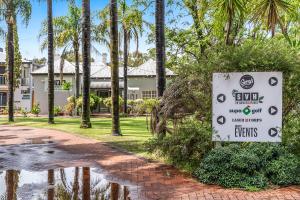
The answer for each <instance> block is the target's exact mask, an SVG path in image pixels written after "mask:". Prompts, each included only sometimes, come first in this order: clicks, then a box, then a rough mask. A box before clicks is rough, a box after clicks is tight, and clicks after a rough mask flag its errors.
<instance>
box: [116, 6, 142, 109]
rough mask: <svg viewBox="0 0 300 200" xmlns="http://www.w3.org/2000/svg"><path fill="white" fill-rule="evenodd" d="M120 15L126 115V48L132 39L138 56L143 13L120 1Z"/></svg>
mask: <svg viewBox="0 0 300 200" xmlns="http://www.w3.org/2000/svg"><path fill="white" fill-rule="evenodd" d="M120 4H121V5H120V8H121V10H120V13H121V19H120V21H121V27H122V31H121V32H122V33H123V62H124V63H123V66H124V69H123V70H124V73H123V77H124V105H123V110H124V113H126V114H127V93H128V87H127V79H128V78H127V71H128V47H129V46H130V40H131V39H132V38H134V39H135V41H136V56H138V49H139V37H140V36H141V35H142V32H143V24H144V23H146V22H145V21H143V13H142V12H141V11H140V10H138V9H137V7H136V6H128V5H127V4H126V0H122V1H121V3H120Z"/></svg>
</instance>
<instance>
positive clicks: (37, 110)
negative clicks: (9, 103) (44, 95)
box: [31, 104, 41, 117]
mask: <svg viewBox="0 0 300 200" xmlns="http://www.w3.org/2000/svg"><path fill="white" fill-rule="evenodd" d="M40 112H41V108H40V104H34V105H33V106H32V109H31V113H32V114H34V115H35V116H36V117H38V116H39V114H40Z"/></svg>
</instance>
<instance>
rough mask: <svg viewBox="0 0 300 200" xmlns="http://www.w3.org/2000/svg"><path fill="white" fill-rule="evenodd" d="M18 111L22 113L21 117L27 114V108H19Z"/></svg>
mask: <svg viewBox="0 0 300 200" xmlns="http://www.w3.org/2000/svg"><path fill="white" fill-rule="evenodd" d="M20 112H21V114H22V115H23V117H27V115H28V112H27V110H25V109H24V108H21V110H20Z"/></svg>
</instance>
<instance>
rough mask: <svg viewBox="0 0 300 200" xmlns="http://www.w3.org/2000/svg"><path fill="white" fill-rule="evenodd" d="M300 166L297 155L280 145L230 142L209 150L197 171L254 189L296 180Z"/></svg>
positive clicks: (204, 176)
mask: <svg viewBox="0 0 300 200" xmlns="http://www.w3.org/2000/svg"><path fill="white" fill-rule="evenodd" d="M286 165H289V166H286ZM299 167H300V164H299V161H298V160H297V158H296V157H295V156H294V155H292V154H290V153H289V152H288V151H287V150H286V148H284V147H283V146H281V145H277V144H268V143H265V144H262V143H251V144H246V145H245V144H240V145H237V144H230V145H228V146H225V147H218V148H215V149H213V150H212V151H211V152H209V153H208V155H207V156H206V157H205V158H204V159H203V160H202V162H201V164H200V166H199V167H198V168H197V169H196V170H195V171H194V175H195V176H196V177H197V178H198V179H199V180H200V181H202V182H204V183H209V184H219V185H222V186H224V187H238V188H244V189H251V190H253V189H255V188H256V189H260V188H265V187H267V186H268V185H269V183H271V184H279V185H289V184H296V183H298V181H299V176H300V173H299Z"/></svg>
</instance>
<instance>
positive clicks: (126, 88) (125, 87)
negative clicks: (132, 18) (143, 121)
mask: <svg viewBox="0 0 300 200" xmlns="http://www.w3.org/2000/svg"><path fill="white" fill-rule="evenodd" d="M123 31H124V52H123V53H124V74H123V77H124V113H125V114H128V109H127V108H128V106H127V93H128V86H127V70H128V32H127V30H126V27H125V26H123Z"/></svg>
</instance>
